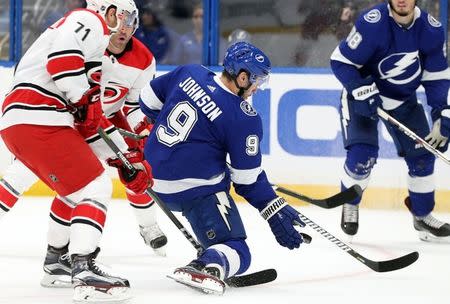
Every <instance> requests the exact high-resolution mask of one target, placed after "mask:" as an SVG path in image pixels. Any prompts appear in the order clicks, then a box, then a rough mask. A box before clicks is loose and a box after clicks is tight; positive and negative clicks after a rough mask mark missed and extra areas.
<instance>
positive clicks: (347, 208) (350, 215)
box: [344, 204, 359, 223]
mask: <svg viewBox="0 0 450 304" xmlns="http://www.w3.org/2000/svg"><path fill="white" fill-rule="evenodd" d="M358 210H359V206H358V205H351V204H344V222H347V223H348V222H350V223H357V222H358Z"/></svg>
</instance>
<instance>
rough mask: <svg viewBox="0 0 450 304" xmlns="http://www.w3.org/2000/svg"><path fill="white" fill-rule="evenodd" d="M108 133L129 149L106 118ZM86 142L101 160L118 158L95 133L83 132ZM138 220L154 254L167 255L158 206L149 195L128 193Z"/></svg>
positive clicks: (112, 138) (143, 236)
mask: <svg viewBox="0 0 450 304" xmlns="http://www.w3.org/2000/svg"><path fill="white" fill-rule="evenodd" d="M100 126H101V127H102V128H103V129H104V130H105V132H107V133H108V135H109V136H110V138H111V140H112V141H114V143H115V144H116V145H117V146H118V147H119V148H120V149H121V150H122V151H123V150H126V149H127V148H128V145H127V144H126V142H125V141H124V139H123V137H122V136H121V135H120V133H119V132H118V131H117V129H115V127H114V126H113V125H112V123H111V122H110V121H109V120H107V119H106V118H105V119H104V120H102V122H101V125H100ZM81 135H82V136H83V137H84V138H85V140H86V142H87V143H88V144H89V146H90V147H91V149H92V151H94V154H95V155H97V157H98V158H99V159H101V160H104V161H105V160H107V159H108V158H114V157H116V156H115V154H114V152H113V151H112V150H111V148H110V147H109V146H108V145H107V144H106V143H105V142H104V141H103V140H102V139H101V138H100V136H99V135H98V134H97V133H96V132H94V133H92V132H90V133H87V132H83V131H82V132H81ZM126 195H127V198H128V200H129V202H130V205H131V207H132V208H133V212H134V214H135V216H136V220H137V222H138V225H139V231H140V234H141V236H142V238H143V239H144V242H145V244H146V245H148V246H150V247H151V248H152V249H153V250H154V252H155V253H156V254H158V255H160V256H165V255H166V248H165V246H166V244H167V237H166V235H165V234H164V233H163V232H162V231H161V229H160V228H159V225H158V223H157V219H156V209H157V206H156V204H155V203H154V202H153V200H152V199H151V198H150V197H149V196H148V195H147V194H134V193H130V192H128V191H127V192H126Z"/></svg>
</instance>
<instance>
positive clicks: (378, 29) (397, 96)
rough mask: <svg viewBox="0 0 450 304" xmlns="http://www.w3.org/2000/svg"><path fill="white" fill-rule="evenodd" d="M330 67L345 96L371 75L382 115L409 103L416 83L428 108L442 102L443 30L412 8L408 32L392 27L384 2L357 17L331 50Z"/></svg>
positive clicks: (445, 82)
mask: <svg viewBox="0 0 450 304" xmlns="http://www.w3.org/2000/svg"><path fill="white" fill-rule="evenodd" d="M331 67H332V69H333V72H334V73H335V75H336V77H337V78H338V79H339V80H340V81H341V83H342V84H343V85H344V87H345V88H346V89H347V91H349V92H351V89H352V88H354V87H355V86H357V85H358V84H359V83H363V79H364V78H365V77H367V76H368V75H371V77H372V78H373V80H374V82H375V84H376V86H377V88H378V90H379V92H380V97H381V99H382V101H383V107H384V108H385V109H387V110H391V109H394V108H396V107H398V106H399V105H401V104H402V103H403V102H405V101H407V100H410V99H411V98H412V97H413V96H415V91H416V90H417V88H418V87H419V86H420V85H421V84H422V85H423V86H424V87H425V90H426V93H427V102H428V104H429V105H431V106H432V107H439V106H442V105H443V104H446V103H447V95H448V88H449V80H450V73H449V70H448V65H447V59H446V54H445V35H444V30H443V28H442V25H441V24H440V23H439V22H438V21H437V20H436V19H435V18H434V17H432V16H431V15H429V14H428V13H426V12H425V11H422V10H420V9H419V8H418V7H416V8H415V10H414V19H413V22H412V23H411V24H410V25H409V26H408V27H404V26H402V25H400V24H398V23H396V21H395V20H394V18H393V17H392V13H391V8H390V7H389V4H386V3H383V4H379V5H377V6H374V7H373V8H372V9H370V10H369V11H367V12H364V13H363V14H361V16H360V17H359V18H358V20H357V22H356V23H355V26H354V28H353V29H352V31H351V33H350V34H349V35H348V37H347V39H346V40H343V41H342V42H341V43H340V44H339V45H338V47H337V48H336V49H335V50H334V52H333V54H332V56H331ZM437 82H441V83H440V84H437ZM413 99H414V98H413Z"/></svg>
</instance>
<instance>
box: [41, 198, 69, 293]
mask: <svg viewBox="0 0 450 304" xmlns="http://www.w3.org/2000/svg"><path fill="white" fill-rule="evenodd" d="M75 206H76V204H75V203H74V202H72V201H70V200H69V199H68V198H65V197H61V196H59V195H57V196H56V197H55V198H54V199H53V202H52V205H51V208H50V216H49V223H48V233H47V242H48V245H47V253H46V256H45V260H44V277H43V278H42V280H41V285H42V286H44V287H72V268H71V259H70V255H69V241H70V240H69V238H70V220H71V218H72V211H73V209H74V207H75Z"/></svg>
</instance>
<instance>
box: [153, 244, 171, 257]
mask: <svg viewBox="0 0 450 304" xmlns="http://www.w3.org/2000/svg"><path fill="white" fill-rule="evenodd" d="M152 249H153V252H154V253H155V254H156V255H157V256H160V257H166V256H167V253H166V246H162V247H159V248H152Z"/></svg>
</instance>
